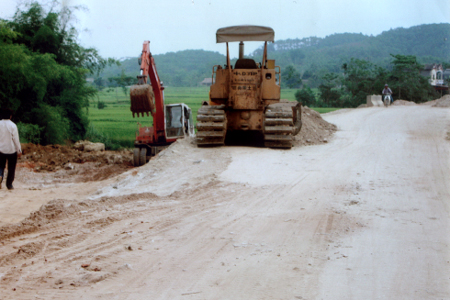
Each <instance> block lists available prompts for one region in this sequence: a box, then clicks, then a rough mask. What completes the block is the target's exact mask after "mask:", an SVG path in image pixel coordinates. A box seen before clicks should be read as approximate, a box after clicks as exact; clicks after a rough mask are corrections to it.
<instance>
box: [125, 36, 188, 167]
mask: <svg viewBox="0 0 450 300" xmlns="http://www.w3.org/2000/svg"><path fill="white" fill-rule="evenodd" d="M139 65H140V66H141V72H140V75H139V76H137V78H138V83H137V84H136V85H133V86H132V87H131V88H130V100H131V108H130V109H131V112H132V113H133V118H134V116H135V114H137V116H138V117H139V114H141V116H142V117H144V113H145V114H147V116H149V113H150V114H151V115H152V117H153V126H152V127H145V126H142V125H141V124H139V123H138V125H139V128H138V131H137V132H136V140H135V142H134V152H133V164H134V165H135V166H142V165H144V164H145V163H146V162H148V161H149V159H150V158H151V157H152V156H155V155H156V154H157V153H158V152H160V151H162V150H163V149H165V148H167V147H169V146H170V144H172V143H173V142H175V141H176V140H177V139H179V138H184V137H185V136H192V137H193V136H195V131H194V123H193V119H192V111H191V109H190V108H189V107H188V106H187V105H186V104H184V103H177V104H167V105H165V104H164V86H163V83H162V81H160V80H159V76H158V73H157V72H156V65H155V60H154V59H153V56H152V54H151V52H150V41H145V42H144V45H143V48H142V54H141V57H140V58H139Z"/></svg>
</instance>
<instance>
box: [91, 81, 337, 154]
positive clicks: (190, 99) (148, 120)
mask: <svg viewBox="0 0 450 300" xmlns="http://www.w3.org/2000/svg"><path fill="white" fill-rule="evenodd" d="M296 91H297V90H296V89H282V91H281V99H288V100H291V101H295V92H296ZM208 94H209V87H167V88H166V89H165V90H164V97H165V102H166V104H173V103H185V104H187V105H188V106H189V107H190V108H191V109H192V112H193V118H194V122H195V120H196V117H197V111H198V109H199V108H200V106H201V103H202V102H203V101H207V100H208ZM98 101H101V102H104V103H105V104H106V107H105V108H103V109H98V108H97V104H98ZM312 109H314V110H316V111H318V112H319V113H325V112H330V111H333V110H336V108H312ZM88 117H89V121H90V125H91V126H92V127H93V128H94V129H95V130H96V131H97V132H98V133H100V134H101V135H103V136H104V137H105V138H106V139H108V140H110V141H111V143H112V144H114V145H115V147H114V148H117V147H123V148H132V147H133V143H134V139H135V137H136V136H135V134H136V131H137V128H138V122H139V123H140V124H142V126H151V125H152V117H151V116H149V117H147V116H146V115H145V116H144V117H136V118H133V115H132V113H131V111H130V96H129V91H128V93H127V95H125V94H124V93H123V91H122V88H106V89H104V90H103V91H101V92H99V93H98V96H97V97H96V98H95V99H93V100H91V102H90V106H89V110H88Z"/></svg>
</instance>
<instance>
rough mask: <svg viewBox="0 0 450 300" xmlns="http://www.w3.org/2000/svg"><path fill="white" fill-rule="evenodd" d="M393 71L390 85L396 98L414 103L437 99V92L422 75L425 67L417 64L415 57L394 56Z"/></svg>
mask: <svg viewBox="0 0 450 300" xmlns="http://www.w3.org/2000/svg"><path fill="white" fill-rule="evenodd" d="M391 56H392V57H393V58H394V60H393V61H392V65H393V69H392V76H391V77H390V80H391V81H392V82H393V83H391V84H389V85H390V86H392V91H393V92H394V97H397V98H399V99H405V100H410V101H414V102H417V103H420V102H425V101H428V100H431V99H432V98H435V97H437V93H436V91H435V90H434V89H433V87H432V86H431V85H430V84H429V83H428V80H427V79H426V78H425V77H423V76H421V75H420V70H422V69H423V66H422V65H420V64H419V63H418V62H417V59H416V57H415V56H413V55H400V54H397V55H392V54H391Z"/></svg>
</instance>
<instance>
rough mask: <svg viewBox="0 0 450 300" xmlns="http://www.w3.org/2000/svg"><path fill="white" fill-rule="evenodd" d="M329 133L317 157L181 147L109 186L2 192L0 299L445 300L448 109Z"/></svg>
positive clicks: (370, 116) (368, 119)
mask: <svg viewBox="0 0 450 300" xmlns="http://www.w3.org/2000/svg"><path fill="white" fill-rule="evenodd" d="M324 118H325V119H326V120H327V121H328V122H330V123H333V124H336V125H337V126H338V129H339V130H338V131H337V132H336V133H335V134H334V136H333V137H332V138H331V139H330V140H329V141H328V143H325V144H322V145H317V146H304V147H296V148H293V149H292V150H289V151H283V150H272V149H261V148H251V147H221V148H212V149H208V148H206V149H198V148H196V147H195V145H193V144H191V143H189V142H188V141H183V142H180V143H177V144H176V145H173V146H172V147H171V148H169V149H168V150H166V151H165V152H163V155H161V156H160V157H158V158H157V159H155V160H152V161H151V162H150V163H149V164H147V165H145V166H143V167H140V168H136V169H132V170H130V171H128V172H126V173H123V174H121V175H119V176H117V177H115V178H112V179H108V180H106V181H101V182H93V183H92V182H87V183H77V184H62V185H59V186H54V187H51V188H49V187H45V186H43V187H41V188H40V189H35V188H34V184H35V183H32V182H31V183H26V182H19V183H18V185H17V186H18V188H17V189H16V190H15V191H14V192H8V191H5V190H1V191H0V192H1V193H0V211H1V212H2V213H1V217H2V222H3V223H2V225H4V226H3V227H2V228H1V229H0V247H1V248H0V249H1V250H0V251H1V253H0V298H1V299H130V300H131V299H450V249H449V246H450V235H449V229H450V222H449V221H450V214H449V212H450V140H449V136H450V134H449V132H450V109H449V108H435V107H430V106H418V105H417V106H397V107H389V108H364V109H354V110H344V111H338V112H336V113H332V114H327V115H325V116H324ZM77 193H78V194H77ZM16 197H17V199H18V200H17V202H18V203H17V205H16V206H15V209H17V210H19V211H18V212H15V213H16V215H17V216H16V217H10V218H9V219H8V220H7V221H3V220H4V218H5V216H6V215H9V216H11V214H13V213H14V212H12V211H11V212H9V213H7V214H5V213H4V209H6V206H5V204H4V203H11V202H12V201H13V199H14V201H16ZM19 198H20V199H19ZM46 200H47V201H48V200H52V201H51V202H50V203H48V204H47V205H44V206H43V207H42V208H41V209H40V210H39V211H37V212H35V213H33V214H32V215H30V216H29V217H28V218H27V219H25V220H24V221H21V222H20V223H14V222H18V221H20V215H27V214H28V211H27V209H28V210H30V211H31V210H33V209H30V208H27V206H28V205H31V206H30V207H33V208H36V207H37V204H36V203H39V205H40V203H44V202H46ZM7 223H10V224H9V225H8V224H7Z"/></svg>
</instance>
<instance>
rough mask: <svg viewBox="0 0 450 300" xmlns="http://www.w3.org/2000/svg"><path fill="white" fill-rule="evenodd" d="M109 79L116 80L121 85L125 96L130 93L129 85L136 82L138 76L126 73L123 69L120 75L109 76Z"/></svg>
mask: <svg viewBox="0 0 450 300" xmlns="http://www.w3.org/2000/svg"><path fill="white" fill-rule="evenodd" d="M108 80H109V81H111V82H115V83H116V84H117V85H118V86H120V87H121V88H122V91H123V93H124V94H125V96H127V95H128V88H127V86H129V85H132V84H134V83H136V77H132V76H127V75H125V70H123V69H122V73H121V74H120V76H119V77H109V78H108Z"/></svg>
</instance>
